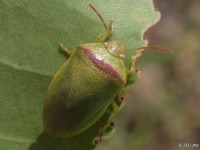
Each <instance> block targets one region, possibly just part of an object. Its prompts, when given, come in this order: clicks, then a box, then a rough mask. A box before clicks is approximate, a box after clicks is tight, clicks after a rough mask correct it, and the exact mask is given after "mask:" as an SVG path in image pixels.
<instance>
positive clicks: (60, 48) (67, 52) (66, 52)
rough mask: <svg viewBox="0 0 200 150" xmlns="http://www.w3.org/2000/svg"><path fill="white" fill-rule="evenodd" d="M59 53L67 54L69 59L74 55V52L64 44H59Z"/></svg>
mask: <svg viewBox="0 0 200 150" xmlns="http://www.w3.org/2000/svg"><path fill="white" fill-rule="evenodd" d="M59 52H60V53H63V54H65V55H66V57H67V58H69V57H70V56H71V55H72V54H73V53H74V51H70V50H68V49H67V48H66V47H65V46H64V45H63V44H62V43H61V44H59Z"/></svg>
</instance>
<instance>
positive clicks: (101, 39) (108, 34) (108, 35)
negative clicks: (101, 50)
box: [97, 20, 113, 43]
mask: <svg viewBox="0 0 200 150" xmlns="http://www.w3.org/2000/svg"><path fill="white" fill-rule="evenodd" d="M112 32H113V28H112V21H111V20H110V24H109V30H108V31H107V32H104V33H102V34H100V35H98V36H97V42H98V43H104V42H108V41H110V40H112Z"/></svg>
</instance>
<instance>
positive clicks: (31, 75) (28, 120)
mask: <svg viewBox="0 0 200 150" xmlns="http://www.w3.org/2000/svg"><path fill="white" fill-rule="evenodd" d="M89 3H92V4H93V5H94V6H95V8H96V9H97V10H98V11H99V12H100V14H101V15H102V16H103V18H104V19H105V21H106V23H108V22H109V20H112V21H113V27H114V32H113V39H116V40H119V41H121V42H123V43H124V44H125V46H126V47H127V48H128V49H131V48H137V47H141V46H144V45H145V41H144V40H143V34H144V32H145V31H146V30H147V29H148V28H149V27H150V26H151V25H153V24H154V23H156V22H157V21H158V19H159V13H158V12H156V11H155V10H154V7H153V3H152V1H151V0H119V1H117V2H116V1H107V0H102V1H94V0H93V1H92V0H85V1H83V2H81V3H80V1H78V0H75V1H70V0H52V1H51V2H49V1H45V0H41V1H27V0H0V27H1V28H0V111H1V113H0V120H1V123H0V149H3V150H11V149H15V150H27V149H29V150H54V149H55V150H64V149H65V150H80V149H81V150H90V149H94V147H95V146H94V145H93V144H92V140H93V138H94V137H95V136H96V135H97V134H98V131H99V127H100V122H97V123H96V124H95V125H93V126H92V127H91V128H89V129H88V130H87V131H85V132H83V133H81V134H80V135H77V136H75V137H72V138H69V139H64V140H61V139H56V138H53V137H49V136H47V135H43V134H42V132H43V123H42V107H43V101H44V95H45V92H46V90H47V88H48V85H49V83H50V81H51V80H52V77H53V75H54V74H55V73H56V71H57V70H58V69H59V67H60V66H61V65H62V64H63V62H64V61H65V57H63V56H62V55H60V54H59V53H58V44H59V43H63V44H64V45H65V46H66V47H67V48H68V49H76V46H77V45H78V44H81V43H95V42H96V38H97V36H98V35H99V34H101V33H103V32H104V29H103V26H102V24H101V23H100V21H99V18H97V16H96V14H95V13H93V11H92V10H91V9H90V8H89V7H88V4H89ZM135 54H136V51H132V52H130V53H128V54H127V55H126V60H125V63H126V66H130V63H131V59H130V58H131V57H132V56H134V55H135Z"/></svg>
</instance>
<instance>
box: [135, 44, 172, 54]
mask: <svg viewBox="0 0 200 150" xmlns="http://www.w3.org/2000/svg"><path fill="white" fill-rule="evenodd" d="M144 49H151V50H160V51H164V52H168V53H173V52H174V51H172V50H170V49H167V48H162V47H158V46H144V47H139V48H134V49H133V50H144Z"/></svg>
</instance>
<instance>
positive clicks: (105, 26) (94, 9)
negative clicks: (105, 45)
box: [89, 4, 109, 35]
mask: <svg viewBox="0 0 200 150" xmlns="http://www.w3.org/2000/svg"><path fill="white" fill-rule="evenodd" d="M89 6H90V7H91V8H92V10H93V11H94V12H95V13H96V14H97V16H98V17H99V19H100V20H101V22H102V24H103V26H104V28H105V30H106V32H107V34H108V35H109V31H108V27H107V25H106V23H105V21H104V20H103V17H102V16H101V15H100V14H99V12H98V11H97V10H96V8H95V7H94V6H92V5H91V4H89Z"/></svg>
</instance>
